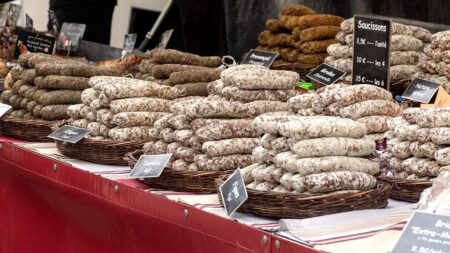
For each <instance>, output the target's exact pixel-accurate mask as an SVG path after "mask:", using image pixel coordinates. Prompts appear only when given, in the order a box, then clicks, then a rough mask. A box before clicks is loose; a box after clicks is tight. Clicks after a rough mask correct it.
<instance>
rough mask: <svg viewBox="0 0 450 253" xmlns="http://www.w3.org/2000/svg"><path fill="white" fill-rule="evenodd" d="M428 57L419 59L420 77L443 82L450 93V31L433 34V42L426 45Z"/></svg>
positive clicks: (417, 74)
mask: <svg viewBox="0 0 450 253" xmlns="http://www.w3.org/2000/svg"><path fill="white" fill-rule="evenodd" d="M424 52H425V54H426V57H424V58H422V59H421V60H420V61H419V67H420V68H421V70H422V71H421V72H418V73H416V74H415V75H413V77H418V78H422V79H426V80H430V81H433V82H437V83H439V84H441V85H442V86H443V87H444V89H445V90H446V91H447V92H449V93H450V31H444V32H438V33H436V34H433V35H432V36H431V44H429V45H426V46H425V47H424Z"/></svg>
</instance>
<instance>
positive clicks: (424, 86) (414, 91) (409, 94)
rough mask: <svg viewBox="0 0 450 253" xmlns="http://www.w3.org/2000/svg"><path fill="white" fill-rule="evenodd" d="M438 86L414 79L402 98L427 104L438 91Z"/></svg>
mask: <svg viewBox="0 0 450 253" xmlns="http://www.w3.org/2000/svg"><path fill="white" fill-rule="evenodd" d="M439 86H440V85H439V84H438V83H435V82H430V81H427V80H423V79H419V78H416V79H414V80H413V81H412V82H411V84H410V85H409V86H408V88H407V89H406V90H405V92H404V93H403V95H402V97H404V98H407V99H411V100H413V101H417V102H420V103H429V102H430V101H431V99H432V98H433V96H434V94H436V91H437V90H438V89H439Z"/></svg>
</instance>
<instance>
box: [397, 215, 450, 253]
mask: <svg viewBox="0 0 450 253" xmlns="http://www.w3.org/2000/svg"><path fill="white" fill-rule="evenodd" d="M424 252H427V253H450V216H444V215H437V214H431V213H424V212H414V214H413V216H412V217H411V219H410V220H409V222H408V224H406V227H405V228H404V229H403V231H402V234H401V236H400V239H399V240H398V241H397V244H396V245H395V246H394V249H393V250H392V251H391V253H424Z"/></svg>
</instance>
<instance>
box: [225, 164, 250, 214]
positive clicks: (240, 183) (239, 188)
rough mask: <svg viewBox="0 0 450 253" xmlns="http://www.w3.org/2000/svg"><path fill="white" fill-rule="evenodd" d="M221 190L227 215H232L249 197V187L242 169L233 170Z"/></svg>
mask: <svg viewBox="0 0 450 253" xmlns="http://www.w3.org/2000/svg"><path fill="white" fill-rule="evenodd" d="M219 191H220V196H221V197H222V203H223V205H224V206H225V210H226V211H227V215H228V216H231V215H232V214H233V213H234V212H235V211H236V210H237V209H238V208H239V207H240V206H241V205H242V204H244V202H245V201H246V200H247V199H248V194H247V189H246V188H245V183H244V180H243V179H242V176H241V172H240V169H237V170H236V171H234V172H233V174H232V175H231V176H230V177H229V178H228V179H227V180H226V181H225V182H224V183H223V184H222V185H221V186H220V188H219Z"/></svg>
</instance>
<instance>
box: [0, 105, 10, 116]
mask: <svg viewBox="0 0 450 253" xmlns="http://www.w3.org/2000/svg"><path fill="white" fill-rule="evenodd" d="M11 109H12V106H10V105H7V104H3V103H0V118H1V117H3V115H5V114H6V113H7V112H9V111H10V110H11Z"/></svg>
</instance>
